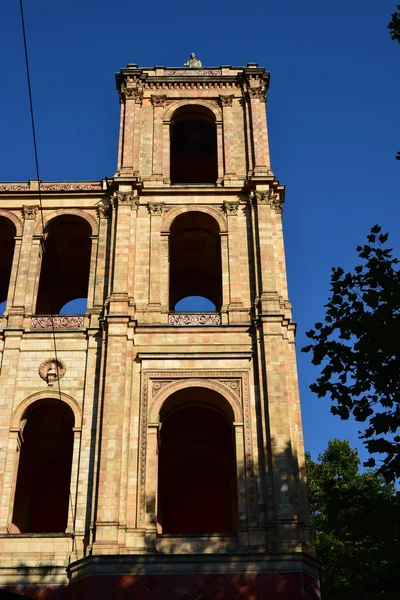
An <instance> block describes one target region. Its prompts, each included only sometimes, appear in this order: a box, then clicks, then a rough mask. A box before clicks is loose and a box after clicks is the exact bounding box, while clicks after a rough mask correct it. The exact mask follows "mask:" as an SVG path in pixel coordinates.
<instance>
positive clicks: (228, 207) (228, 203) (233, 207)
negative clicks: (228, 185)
mask: <svg viewBox="0 0 400 600" xmlns="http://www.w3.org/2000/svg"><path fill="white" fill-rule="evenodd" d="M224 210H225V213H226V215H227V216H230V217H237V216H238V211H239V200H236V201H235V200H225V201H224Z"/></svg>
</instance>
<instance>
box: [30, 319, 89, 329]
mask: <svg viewBox="0 0 400 600" xmlns="http://www.w3.org/2000/svg"><path fill="white" fill-rule="evenodd" d="M83 324H84V318H83V317H82V316H73V317H61V316H57V317H32V318H31V329H82V328H83Z"/></svg>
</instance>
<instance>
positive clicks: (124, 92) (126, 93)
mask: <svg viewBox="0 0 400 600" xmlns="http://www.w3.org/2000/svg"><path fill="white" fill-rule="evenodd" d="M119 94H120V99H121V100H134V101H135V104H140V105H141V104H142V102H143V88H128V87H126V85H125V84H123V85H121V89H120V93H119Z"/></svg>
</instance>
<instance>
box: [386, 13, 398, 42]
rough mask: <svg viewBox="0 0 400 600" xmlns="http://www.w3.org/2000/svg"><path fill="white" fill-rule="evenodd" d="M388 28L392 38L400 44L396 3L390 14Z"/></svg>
mask: <svg viewBox="0 0 400 600" xmlns="http://www.w3.org/2000/svg"><path fill="white" fill-rule="evenodd" d="M388 29H389V32H390V37H391V38H392V40H396V41H397V42H399V44H400V4H398V5H397V11H396V12H394V13H393V14H392V20H391V21H390V23H389V25H388Z"/></svg>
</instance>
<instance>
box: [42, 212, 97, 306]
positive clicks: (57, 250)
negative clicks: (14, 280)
mask: <svg viewBox="0 0 400 600" xmlns="http://www.w3.org/2000/svg"><path fill="white" fill-rule="evenodd" d="M90 236H91V229H90V227H89V225H88V224H87V223H86V221H84V220H83V219H80V218H79V217H75V216H72V215H63V216H60V217H57V218H56V219H54V221H52V222H51V223H50V230H49V233H48V237H47V239H46V241H45V252H44V256H43V260H42V268H41V272H40V280H39V290H38V297H37V303H36V314H37V315H48V314H58V313H60V311H61V309H62V307H64V305H65V304H67V302H70V301H71V300H75V299H77V298H84V299H85V298H87V294H88V284H89V269H90V252H91V239H90ZM64 314H66V313H64Z"/></svg>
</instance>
